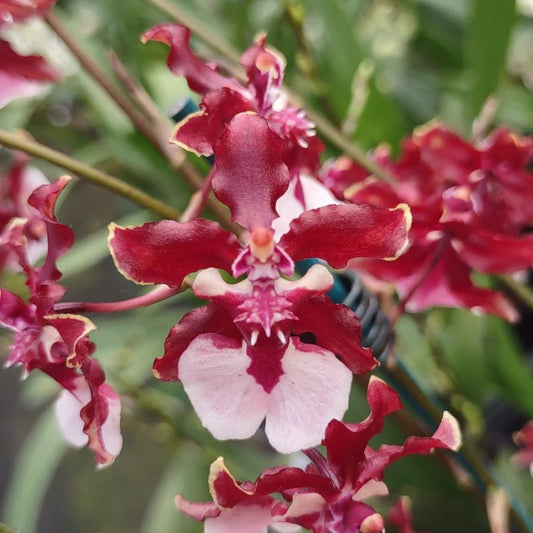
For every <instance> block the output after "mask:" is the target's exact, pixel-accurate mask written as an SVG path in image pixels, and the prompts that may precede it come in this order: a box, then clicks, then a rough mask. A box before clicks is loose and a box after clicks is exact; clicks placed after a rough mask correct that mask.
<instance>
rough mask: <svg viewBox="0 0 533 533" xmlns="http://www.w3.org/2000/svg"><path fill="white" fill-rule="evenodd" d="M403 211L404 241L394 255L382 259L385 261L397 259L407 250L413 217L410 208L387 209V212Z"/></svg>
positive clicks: (402, 205)
mask: <svg viewBox="0 0 533 533" xmlns="http://www.w3.org/2000/svg"><path fill="white" fill-rule="evenodd" d="M398 210H400V211H403V213H404V221H405V240H404V242H403V244H402V245H401V246H399V247H398V250H397V251H396V253H395V254H394V255H393V256H391V257H384V258H383V259H384V260H385V261H394V260H395V259H398V257H400V255H402V254H403V253H404V252H405V250H406V249H407V246H408V245H409V230H410V229H411V225H412V223H413V215H412V213H411V208H410V207H409V206H408V205H407V204H404V203H402V204H398V205H397V206H396V207H394V208H393V209H389V211H398Z"/></svg>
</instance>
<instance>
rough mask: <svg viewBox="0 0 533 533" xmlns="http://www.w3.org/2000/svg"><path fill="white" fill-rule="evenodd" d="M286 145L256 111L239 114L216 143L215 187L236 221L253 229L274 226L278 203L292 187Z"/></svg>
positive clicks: (218, 195) (217, 194)
mask: <svg viewBox="0 0 533 533" xmlns="http://www.w3.org/2000/svg"><path fill="white" fill-rule="evenodd" d="M283 147H284V145H283V141H282V140H281V139H280V138H279V137H278V136H277V135H276V134H274V133H272V131H271V130H270V129H269V127H268V124H267V121H266V120H265V119H264V118H262V117H260V116H259V115H256V114H254V113H241V114H239V115H237V116H236V117H235V118H234V119H233V120H232V121H231V122H230V123H229V124H228V126H227V128H226V131H225V133H224V135H223V136H222V137H221V138H220V139H219V140H218V141H217V143H216V145H215V172H214V178H213V190H214V191H215V194H216V196H217V198H218V199H219V200H220V201H221V202H223V203H224V204H226V205H227V206H228V207H229V208H230V210H231V214H232V220H233V221H235V222H237V223H239V224H240V225H241V226H243V227H245V228H248V229H249V230H253V229H255V228H258V227H264V228H270V225H271V223H272V221H273V220H274V219H275V218H276V217H277V216H278V215H277V212H276V209H275V205H276V202H277V200H278V198H279V197H280V196H281V195H282V194H283V193H284V192H285V191H286V190H287V187H288V186H289V172H288V169H287V167H286V165H285V164H284V163H283Z"/></svg>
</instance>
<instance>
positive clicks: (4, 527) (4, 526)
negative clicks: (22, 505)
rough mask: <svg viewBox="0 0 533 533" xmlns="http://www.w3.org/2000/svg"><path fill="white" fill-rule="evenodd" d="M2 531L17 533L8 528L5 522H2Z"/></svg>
mask: <svg viewBox="0 0 533 533" xmlns="http://www.w3.org/2000/svg"><path fill="white" fill-rule="evenodd" d="M0 533H15V532H14V531H13V530H12V529H10V528H8V527H7V526H6V525H5V524H2V523H0Z"/></svg>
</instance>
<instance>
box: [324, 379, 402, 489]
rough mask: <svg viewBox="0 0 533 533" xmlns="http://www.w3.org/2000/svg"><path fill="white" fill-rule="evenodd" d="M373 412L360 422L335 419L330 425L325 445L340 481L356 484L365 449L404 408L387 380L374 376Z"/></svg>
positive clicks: (370, 397) (370, 401) (370, 389)
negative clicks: (390, 417)
mask: <svg viewBox="0 0 533 533" xmlns="http://www.w3.org/2000/svg"><path fill="white" fill-rule="evenodd" d="M366 396H367V400H368V404H369V406H370V415H369V416H368V418H367V419H366V420H364V421H363V422H361V423H359V424H346V423H344V422H341V421H339V420H332V421H331V422H330V423H329V425H328V427H327V428H326V436H325V438H324V440H323V441H322V444H324V446H326V448H327V450H328V463H329V464H330V466H331V467H333V468H334V470H335V471H336V473H337V475H338V476H339V478H340V480H344V481H348V480H349V478H350V477H352V479H351V480H350V481H351V482H352V483H355V481H357V484H358V486H362V485H363V483H360V482H359V481H360V480H359V479H357V477H358V475H359V472H360V470H359V469H360V467H361V464H362V461H363V459H364V454H365V449H366V447H367V445H368V442H369V441H370V439H371V438H372V437H373V436H374V435H377V434H378V433H379V432H380V431H381V430H382V429H383V424H384V419H385V416H387V415H388V414H389V413H392V412H394V411H398V410H399V409H401V408H402V404H401V402H400V398H399V396H398V394H397V393H396V392H395V391H394V390H393V389H392V388H391V387H389V386H388V385H387V384H386V383H385V382H384V381H382V380H380V379H378V378H376V377H374V376H372V377H371V378H370V382H369V384H368V388H367V393H366Z"/></svg>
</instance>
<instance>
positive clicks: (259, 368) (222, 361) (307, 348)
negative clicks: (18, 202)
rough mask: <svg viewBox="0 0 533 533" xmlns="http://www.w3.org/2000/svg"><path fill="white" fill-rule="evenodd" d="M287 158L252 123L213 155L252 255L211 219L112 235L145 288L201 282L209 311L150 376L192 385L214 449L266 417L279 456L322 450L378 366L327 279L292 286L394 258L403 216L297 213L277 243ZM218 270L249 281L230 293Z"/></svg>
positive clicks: (194, 317)
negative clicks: (365, 261) (356, 261)
mask: <svg viewBox="0 0 533 533" xmlns="http://www.w3.org/2000/svg"><path fill="white" fill-rule="evenodd" d="M282 146H283V142H282V140H281V139H280V138H279V137H278V136H277V135H276V134H274V133H273V132H272V131H271V130H270V128H269V125H268V122H267V121H266V120H265V119H264V118H263V117H261V116H260V115H258V114H256V113H241V114H239V115H236V116H235V117H234V118H233V119H232V120H231V121H230V122H229V123H228V125H227V127H226V130H225V132H224V134H223V135H222V137H221V138H220V139H219V140H218V141H217V142H216V144H215V152H214V153H215V168H214V178H213V190H214V192H215V194H216V196H217V197H218V198H219V200H220V201H222V202H223V203H224V204H226V205H227V206H228V207H229V208H230V210H231V214H232V220H233V221H234V222H236V223H238V224H239V225H241V226H242V227H244V228H245V229H246V230H247V235H248V238H247V243H246V244H245V245H244V246H242V245H241V244H240V243H239V241H238V240H237V238H236V236H235V235H233V234H232V233H230V232H228V231H226V230H224V229H222V228H221V227H220V226H219V225H218V224H217V223H215V222H211V221H208V220H193V221H191V222H187V223H179V222H174V221H169V220H167V221H162V222H155V223H147V224H144V225H142V226H140V227H133V228H121V227H118V226H114V225H113V226H112V227H111V232H110V239H109V243H110V248H111V252H112V255H113V257H114V259H115V263H116V265H117V268H118V269H119V270H120V271H121V272H122V273H123V274H124V275H125V276H126V277H127V278H129V279H131V280H133V281H135V282H137V283H162V284H167V285H169V286H171V287H179V286H180V285H181V284H182V282H183V279H184V277H185V276H186V275H188V274H189V273H192V272H196V271H198V270H201V272H200V273H199V274H198V275H197V277H196V279H195V281H194V283H193V285H192V289H193V292H194V293H195V294H196V296H198V297H200V298H204V299H207V300H210V302H211V303H210V304H209V305H208V306H206V307H201V308H199V309H195V310H193V311H191V312H190V313H187V314H186V315H185V316H184V317H183V319H182V320H181V321H180V322H179V323H178V324H176V325H175V326H174V327H173V328H172V329H171V331H170V334H169V336H168V338H167V340H166V342H165V354H164V356H163V357H161V358H159V359H156V361H155V363H154V372H155V374H156V376H158V377H160V378H161V379H164V380H177V379H179V380H181V381H182V383H183V386H184V388H185V391H186V392H187V394H188V396H189V398H190V400H191V402H192V404H193V407H194V408H195V410H196V412H197V413H198V416H199V417H200V420H201V421H202V423H203V425H204V426H205V427H206V428H207V429H208V430H209V431H211V433H212V434H213V435H214V436H215V437H216V438H218V439H231V438H234V439H244V438H248V437H250V436H251V435H253V434H254V433H255V431H256V430H257V429H258V427H259V425H260V424H261V422H262V420H263V419H265V418H266V434H267V437H268V439H269V441H270V443H271V444H272V446H274V448H276V449H277V450H278V451H281V452H286V453H289V452H292V451H295V450H299V449H301V448H305V447H309V446H313V445H315V444H317V443H318V442H320V440H321V438H322V437H323V433H324V428H325V427H326V425H327V423H328V422H329V421H330V420H331V419H332V418H335V417H339V418H340V417H342V414H343V413H344V411H345V410H346V409H347V406H348V396H349V390H350V385H351V379H352V373H362V372H368V371H369V370H371V369H372V368H374V367H375V366H376V365H377V361H376V360H375V359H374V358H373V357H372V354H371V351H370V350H368V349H366V348H362V347H361V346H360V343H359V339H360V323H359V320H358V319H357V317H356V316H355V315H354V314H353V313H352V312H351V311H350V310H349V309H348V308H347V307H345V306H342V305H336V304H333V303H332V302H331V301H330V300H329V298H328V297H327V296H326V294H325V293H326V292H327V291H328V290H329V289H330V288H331V287H332V284H333V279H332V276H331V274H330V273H329V271H328V270H327V269H326V267H325V266H323V265H316V266H315V267H313V268H312V269H310V270H309V271H308V272H307V274H306V275H305V276H303V277H302V278H301V279H299V280H291V279H287V278H290V277H291V276H292V275H293V273H294V262H295V261H299V260H301V259H304V258H310V257H318V258H321V259H323V260H324V261H326V262H328V263H329V264H330V265H331V266H332V267H334V268H342V267H344V266H345V265H346V264H347V262H348V260H350V259H351V258H352V257H360V256H366V257H389V258H393V257H395V256H397V255H398V254H399V253H400V252H401V250H402V249H403V248H404V246H405V243H406V235H407V231H408V226H409V214H408V210H407V208H406V207H405V206H399V207H398V208H396V209H392V210H388V209H382V208H377V207H371V206H356V205H342V206H337V205H331V206H326V207H322V208H318V209H313V210H310V211H306V212H304V213H303V214H301V215H300V216H299V217H298V218H296V219H294V220H293V221H292V222H291V224H290V229H289V231H288V232H287V233H285V234H284V235H282V236H281V238H280V239H279V240H278V241H276V240H275V238H274V231H273V229H272V222H273V221H274V220H275V219H276V217H277V213H276V210H275V205H276V201H277V200H278V199H279V198H280V196H281V195H283V193H284V192H285V191H286V189H287V187H288V185H289V172H288V169H287V166H286V164H285V163H284V161H283V151H282V149H281V148H282ZM217 269H223V270H226V271H228V272H231V274H232V275H233V277H234V278H239V277H241V276H245V279H243V280H242V281H238V282H237V283H227V282H226V281H224V280H223V278H222V277H221V275H220V273H219V271H218V270H217ZM309 333H310V334H312V339H313V340H311V342H305V341H303V340H302V338H301V336H302V335H304V334H306V335H304V338H307V337H309V335H307V334H309Z"/></svg>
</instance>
